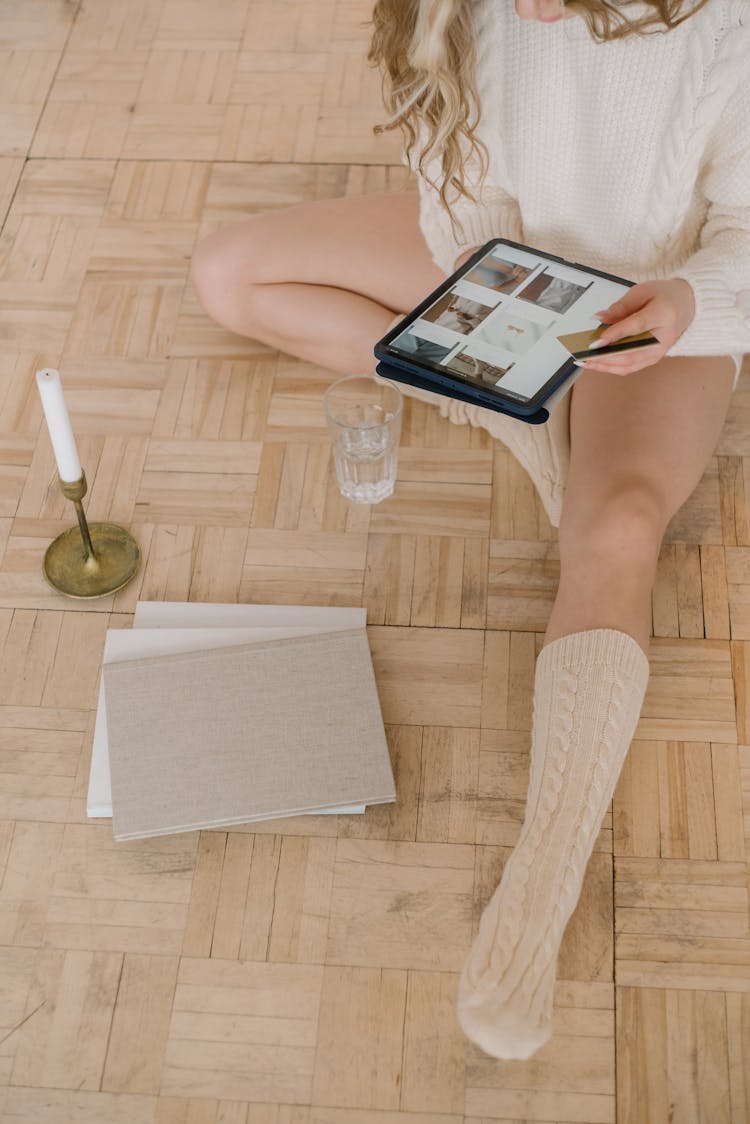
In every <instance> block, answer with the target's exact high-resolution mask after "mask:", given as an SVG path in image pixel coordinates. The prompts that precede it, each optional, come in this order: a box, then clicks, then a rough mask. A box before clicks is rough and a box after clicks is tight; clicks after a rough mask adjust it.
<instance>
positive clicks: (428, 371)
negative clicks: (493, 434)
mask: <svg viewBox="0 0 750 1124" xmlns="http://www.w3.org/2000/svg"><path fill="white" fill-rule="evenodd" d="M658 284H659V283H657V285H658ZM662 284H664V283H662ZM676 284H682V282H676ZM651 291H652V286H650V285H647V284H638V285H635V284H634V283H633V282H632V281H628V280H626V279H625V278H622V277H616V276H614V275H612V274H609V273H604V272H603V271H601V270H598V269H594V268H593V267H589V266H586V265H582V264H580V263H579V262H568V261H566V260H565V259H563V258H560V257H556V256H555V255H554V254H548V253H545V252H544V251H541V250H537V249H535V248H534V247H531V246H524V245H521V244H520V243H518V242H512V241H510V240H509V239H505V238H495V239H493V240H492V241H491V242H488V243H487V244H486V245H485V246H482V247H480V249H479V250H477V251H476V252H475V253H473V254H472V255H471V256H470V257H469V258H468V260H467V261H465V262H463V264H462V265H461V266H460V267H459V268H458V269H457V270H456V272H455V273H454V274H453V275H452V276H451V277H449V278H448V279H447V280H446V281H445V282H444V283H443V284H442V285H441V286H440V287H439V288H438V289H436V290H435V291H434V292H432V293H430V294H429V296H427V297H426V299H425V300H424V301H423V302H422V303H421V304H420V305H419V306H418V307H417V308H415V309H414V310H413V311H412V312H410V313H409V314H408V315H407V316H405V317H404V319H403V320H401V322H400V323H398V324H397V325H396V326H395V327H394V328H393V329H392V330H391V331H390V332H388V334H387V335H386V336H384V338H383V339H382V340H380V341H379V342H378V343H377V344H376V345H375V356H376V358H377V359H378V360H379V364H378V368H377V370H378V373H379V374H380V375H382V376H384V377H385V378H388V379H393V380H395V381H396V382H405V383H407V384H411V385H412V386H417V387H420V388H421V389H424V390H431V391H433V392H435V393H437V394H443V395H446V396H448V397H452V398H457V399H459V400H461V401H466V402H470V403H473V404H476V405H478V406H482V407H485V408H487V409H491V410H497V411H499V412H500V413H505V414H509V415H511V416H513V417H517V418H520V419H522V420H524V421H527V422H530V423H534V424H537V423H539V422H544V421H546V420H547V418H548V416H549V408H551V407H552V405H553V403H554V402H555V401H556V400H557V398H558V397H559V396H560V395H561V394H564V393H565V391H566V389H567V388H568V387H569V385H570V382H571V381H572V380H573V379H574V378H575V377H576V376H577V375H578V374H580V373H581V363H582V362H584V361H585V359H586V358H590V359H591V360H592V361H596V360H599V359H600V357H601V362H602V363H603V364H604V363H607V362H611V363H615V364H616V363H620V364H623V363H627V362H628V360H627V357H626V356H624V355H623V357H622V358H620V359H614V358H613V359H609V357H610V356H613V357H614V356H615V355H621V353H625V352H629V351H631V350H634V349H638V348H641V347H650V346H653V345H655V344H656V345H658V344H659V343H660V341H659V340H657V339H656V338H655V337H654V336H653V335H651V334H650V332H647V331H638V328H640V327H642V326H643V323H646V324H657V323H663V322H664V321H663V320H660V319H659V318H658V316H657V317H654V318H652V319H643V321H642V323H637V322H636V321H637V320H638V318H640V317H641V316H642V315H645V313H648V314H649V315H651V312H652V308H651V305H650V303H649V302H650V300H651V299H652V298H651V295H650V294H651ZM634 292H635V293H636V297H635V299H631V296H630V295H631V294H633V293H634ZM654 299H659V300H661V299H662V298H661V297H655V298H654ZM642 309H643V310H645V312H644V313H642V312H641V310H642ZM601 310H604V312H602V311H601ZM605 312H606V314H607V320H608V321H610V322H609V323H606V324H603V323H601V319H602V317H603V316H604V314H605ZM620 324H622V328H623V329H624V330H625V331H626V332H627V329H628V328H629V327H630V328H631V331H630V332H629V333H627V334H626V336H624V337H621V338H620V339H615V340H614V341H611V342H609V343H607V344H606V345H605V346H600V347H596V346H595V345H596V343H597V342H598V341H599V339H600V338H601V337H602V335H604V334H605V333H608V334H609V335H610V336H611V334H612V332H613V331H614V332H615V333H616V331H617V328H618V326H619V325H620ZM660 334H661V333H660ZM661 345H662V346H665V345H664V341H663V340H662V341H661ZM666 346H669V345H666ZM631 362H632V360H631ZM622 373H626V372H625V371H623V372H622ZM545 404H546V405H545Z"/></svg>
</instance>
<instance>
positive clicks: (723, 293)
mask: <svg viewBox="0 0 750 1124" xmlns="http://www.w3.org/2000/svg"><path fill="white" fill-rule="evenodd" d="M748 185H750V83H747V82H746V81H744V80H743V82H742V88H741V90H740V91H738V93H737V96H736V97H733V98H732V99H731V102H730V104H729V105H728V107H727V109H726V110H725V112H724V114H723V116H722V118H721V119H720V120H719V124H718V127H717V129H716V130H715V132H714V134H713V137H712V139H711V141H710V142H709V147H708V150H707V159H706V161H705V163H704V167H703V173H702V175H701V179H700V180H699V186H700V187H701V189H702V190H703V192H704V194H705V198H706V199H707V200H708V212H707V216H706V221H705V224H704V226H703V228H702V230H701V232H700V238H699V245H698V249H697V250H696V252H695V253H694V254H692V255H691V256H690V257H689V258H688V259H687V260H686V261H685V262H684V264H683V265H682V267H681V268H679V269H677V270H676V271H675V272H674V273H673V274H672V276H673V277H680V278H682V279H683V280H685V281H687V282H688V283H689V285H690V286H691V287H692V290H693V294H694V296H695V316H694V318H693V321H692V322H691V324H690V325H689V326H688V328H687V329H686V330H685V331H684V332H683V333H682V335H681V336H680V338H679V339H678V340H677V342H676V343H675V344H674V345H673V346H672V347H671V348H670V350H669V352H668V354H669V355H727V354H731V353H735V354H736V353H747V352H750V188H749V187H748Z"/></svg>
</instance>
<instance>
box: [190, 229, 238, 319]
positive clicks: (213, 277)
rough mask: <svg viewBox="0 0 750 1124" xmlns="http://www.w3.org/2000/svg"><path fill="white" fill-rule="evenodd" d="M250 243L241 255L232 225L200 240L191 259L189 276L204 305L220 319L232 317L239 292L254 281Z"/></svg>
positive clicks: (215, 317) (211, 313)
mask: <svg viewBox="0 0 750 1124" xmlns="http://www.w3.org/2000/svg"><path fill="white" fill-rule="evenodd" d="M251 257H252V255H251V254H248V252H247V247H245V251H244V252H243V254H242V255H241V254H240V253H239V252H238V248H237V244H236V240H235V239H234V238H233V237H232V232H231V228H229V229H224V230H218V231H216V232H215V233H214V234H210V235H208V237H207V238H204V239H203V241H202V242H199V243H198V245H197V246H196V248H195V251H194V253H193V258H192V261H191V263H190V278H191V280H192V282H193V286H194V288H195V292H196V295H197V297H198V300H199V301H200V303H201V305H202V306H203V308H204V309H205V310H206V312H208V314H209V315H210V316H212V317H213V318H214V319H215V320H218V321H219V322H220V323H226V322H227V321H233V320H234V318H235V316H234V309H235V307H236V306H237V305H238V304H239V299H238V298H239V295H240V294H241V293H242V292H243V291H246V290H247V288H248V287H249V285H250V284H251V275H250V268H249V266H250V260H251Z"/></svg>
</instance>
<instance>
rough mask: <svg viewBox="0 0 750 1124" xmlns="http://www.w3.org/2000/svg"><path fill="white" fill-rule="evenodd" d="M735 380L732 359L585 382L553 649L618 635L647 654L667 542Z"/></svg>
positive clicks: (577, 396)
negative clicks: (564, 640)
mask: <svg viewBox="0 0 750 1124" xmlns="http://www.w3.org/2000/svg"><path fill="white" fill-rule="evenodd" d="M733 376H734V365H733V363H732V361H731V360H730V359H725V358H710V357H705V358H704V357H699V358H698V357H696V358H692V357H691V358H674V359H664V360H662V361H661V363H659V364H655V365H654V366H653V367H647V368H645V369H644V370H642V371H637V372H635V373H634V374H632V375H628V376H626V377H620V376H619V375H614V374H607V373H605V372H603V371H585V372H584V373H583V375H581V377H580V378H579V379H578V381H577V382H576V385H575V386H574V387H573V390H572V395H573V400H572V404H571V461H570V472H569V476H568V481H567V488H566V493H565V501H564V504H563V512H562V520H561V523H560V585H559V587H558V592H557V597H556V600H555V605H554V608H553V610H552V615H551V617H550V620H549V624H548V627H547V636H546V640H547V642H549V641H551V640H554V639H556V638H558V637H560V636H565V635H566V634H568V633H572V632H577V631H581V630H583V629H587V628H616V629H620V630H621V631H623V632H627V633H628V634H629V635H630V636H632V637H633V638H634V639H635V640H637V641H638V643H639V644H640V646H641V647H642V648H643V649H644V651H645V650H646V649H647V648H648V639H649V636H650V634H651V590H652V586H653V582H654V577H655V574H656V565H657V561H658V556H659V548H660V546H661V540H662V536H663V534H664V531H665V529H666V526H667V524H668V522H669V520H670V519H671V518H672V516H673V515H674V514H675V512H676V511H677V510H678V509H679V508H680V507H681V506H682V504H683V503H684V502H685V500H686V499H687V498H688V496H689V495H690V494H691V492H692V491H693V490H694V488H695V487H696V485H697V484H698V482H699V480H700V478H701V476H702V475H703V472H704V471H705V468H706V465H707V463H708V460H709V458H710V456H711V454H712V453H713V450H714V448H715V447H716V443H717V441H718V439H719V435H720V433H721V429H722V426H723V424H724V419H725V417H726V414H727V410H728V408H729V401H730V397H731V393H732V381H733Z"/></svg>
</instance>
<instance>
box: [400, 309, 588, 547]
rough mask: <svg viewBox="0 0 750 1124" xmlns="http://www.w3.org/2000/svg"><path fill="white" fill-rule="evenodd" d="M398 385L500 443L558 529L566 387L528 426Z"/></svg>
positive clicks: (565, 457) (566, 457) (566, 453)
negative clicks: (542, 417)
mask: <svg viewBox="0 0 750 1124" xmlns="http://www.w3.org/2000/svg"><path fill="white" fill-rule="evenodd" d="M402 319H403V317H402V316H401V315H400V314H399V315H398V316H396V317H394V319H393V320H392V321H391V323H390V324H389V325H388V328H387V329H386V330H387V331H390V330H391V328H394V327H395V326H396V324H398V323H399V321H400V320H402ZM398 385H399V389H400V390H401V392H402V393H403V394H404V395H406V396H407V397H408V398H418V399H419V400H420V401H421V402H429V403H431V404H433V405H435V406H437V407H438V409H439V410H440V413H441V415H442V416H443V417H444V418H448V420H449V421H452V422H453V423H454V424H455V425H466V424H469V425H474V426H478V427H479V428H480V429H486V430H487V432H488V433H489V434H490V436H491V437H494V438H495V439H496V440H498V441H502V443H503V445H505V447H506V448H507V449H508V450H509V451H510V452H511V453H512V454H513V456H514V457H515V458H516V460H517V461H518V463H519V464H520V465H521V467H522V468H524V469H525V470H526V472H527V473H528V474H529V476H530V477H531V482H532V484H533V485H534V487H535V488H536V490H537V493H538V495H539V498H540V499H541V501H542V506H543V507H544V510H545V512H546V513H547V518H548V519H549V521H550V523H551V524H552V526H553V527H559V526H560V516H561V513H562V503H563V498H564V495H565V485H566V482H567V479H568V468H569V465H570V392H569V390H570V385H569V388H568V393H567V394H565V395H564V396H563V397H562V398H561V399H560V400H559V401H557V402H556V403H555V406H554V408H553V409H552V411H551V413H550V416H549V420H548V421H547V422H545V423H544V424H543V425H529V423H528V422H525V421H519V419H518V418H511V417H508V415H507V414H499V413H498V412H497V411H496V410H486V409H485V408H484V407H483V406H473V405H471V404H470V403H468V402H459V400H458V399H457V398H449V397H447V395H445V394H433V393H432V392H431V391H429V390H421V389H420V388H418V387H415V386H408V385H407V384H406V383H399V384H398Z"/></svg>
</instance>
